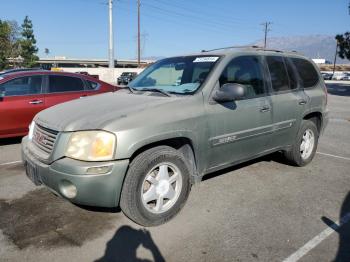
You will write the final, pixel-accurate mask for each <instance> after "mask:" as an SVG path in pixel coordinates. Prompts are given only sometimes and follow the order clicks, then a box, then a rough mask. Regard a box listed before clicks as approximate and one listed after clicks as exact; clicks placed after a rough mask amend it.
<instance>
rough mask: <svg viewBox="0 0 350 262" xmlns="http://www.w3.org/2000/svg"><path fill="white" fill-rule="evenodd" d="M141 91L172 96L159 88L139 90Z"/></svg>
mask: <svg viewBox="0 0 350 262" xmlns="http://www.w3.org/2000/svg"><path fill="white" fill-rule="evenodd" d="M139 91H150V92H158V93H161V94H163V95H166V96H171V94H170V93H168V92H166V91H164V90H163V89H159V88H142V89H139Z"/></svg>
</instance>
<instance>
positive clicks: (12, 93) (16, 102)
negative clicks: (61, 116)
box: [0, 75, 45, 137]
mask: <svg viewBox="0 0 350 262" xmlns="http://www.w3.org/2000/svg"><path fill="white" fill-rule="evenodd" d="M42 86H43V77H42V76H41V75H29V76H21V77H17V78H13V79H10V80H8V81H7V82H5V83H2V84H0V93H1V94H2V95H1V97H0V119H1V121H0V137H9V136H20V135H25V134H26V133H27V132H28V126H29V124H30V122H31V121H32V119H33V118H34V116H35V115H36V114H37V113H38V112H40V111H41V110H43V109H44V108H45V99H44V96H43V94H42Z"/></svg>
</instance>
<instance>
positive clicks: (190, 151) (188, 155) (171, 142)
mask: <svg viewBox="0 0 350 262" xmlns="http://www.w3.org/2000/svg"><path fill="white" fill-rule="evenodd" d="M156 146H169V147H172V148H174V149H176V150H178V151H180V152H181V153H182V154H183V155H184V157H185V159H186V160H187V163H188V165H189V168H190V171H191V173H192V175H194V176H197V165H198V162H197V158H196V153H195V148H194V143H193V140H192V139H190V138H188V137H185V136H180V137H172V138H167V139H162V140H159V141H155V142H150V143H147V144H144V145H142V146H140V147H139V148H137V149H135V150H134V151H133V153H132V155H131V157H130V162H132V160H133V159H134V158H135V157H136V156H138V155H139V154H141V153H142V152H145V151H146V150H148V149H151V148H153V147H156Z"/></svg>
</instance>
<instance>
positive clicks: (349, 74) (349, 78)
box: [340, 73, 350, 81]
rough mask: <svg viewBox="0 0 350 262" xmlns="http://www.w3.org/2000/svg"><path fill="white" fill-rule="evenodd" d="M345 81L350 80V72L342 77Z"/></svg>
mask: <svg viewBox="0 0 350 262" xmlns="http://www.w3.org/2000/svg"><path fill="white" fill-rule="evenodd" d="M340 80H343V81H350V73H344V75H343V76H342V77H341V78H340Z"/></svg>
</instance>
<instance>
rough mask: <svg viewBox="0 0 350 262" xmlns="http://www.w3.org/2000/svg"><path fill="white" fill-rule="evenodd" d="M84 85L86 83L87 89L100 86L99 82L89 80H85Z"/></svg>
mask: <svg viewBox="0 0 350 262" xmlns="http://www.w3.org/2000/svg"><path fill="white" fill-rule="evenodd" d="M86 85H87V90H96V89H98V87H99V86H100V84H99V83H96V82H93V81H90V80H86Z"/></svg>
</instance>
